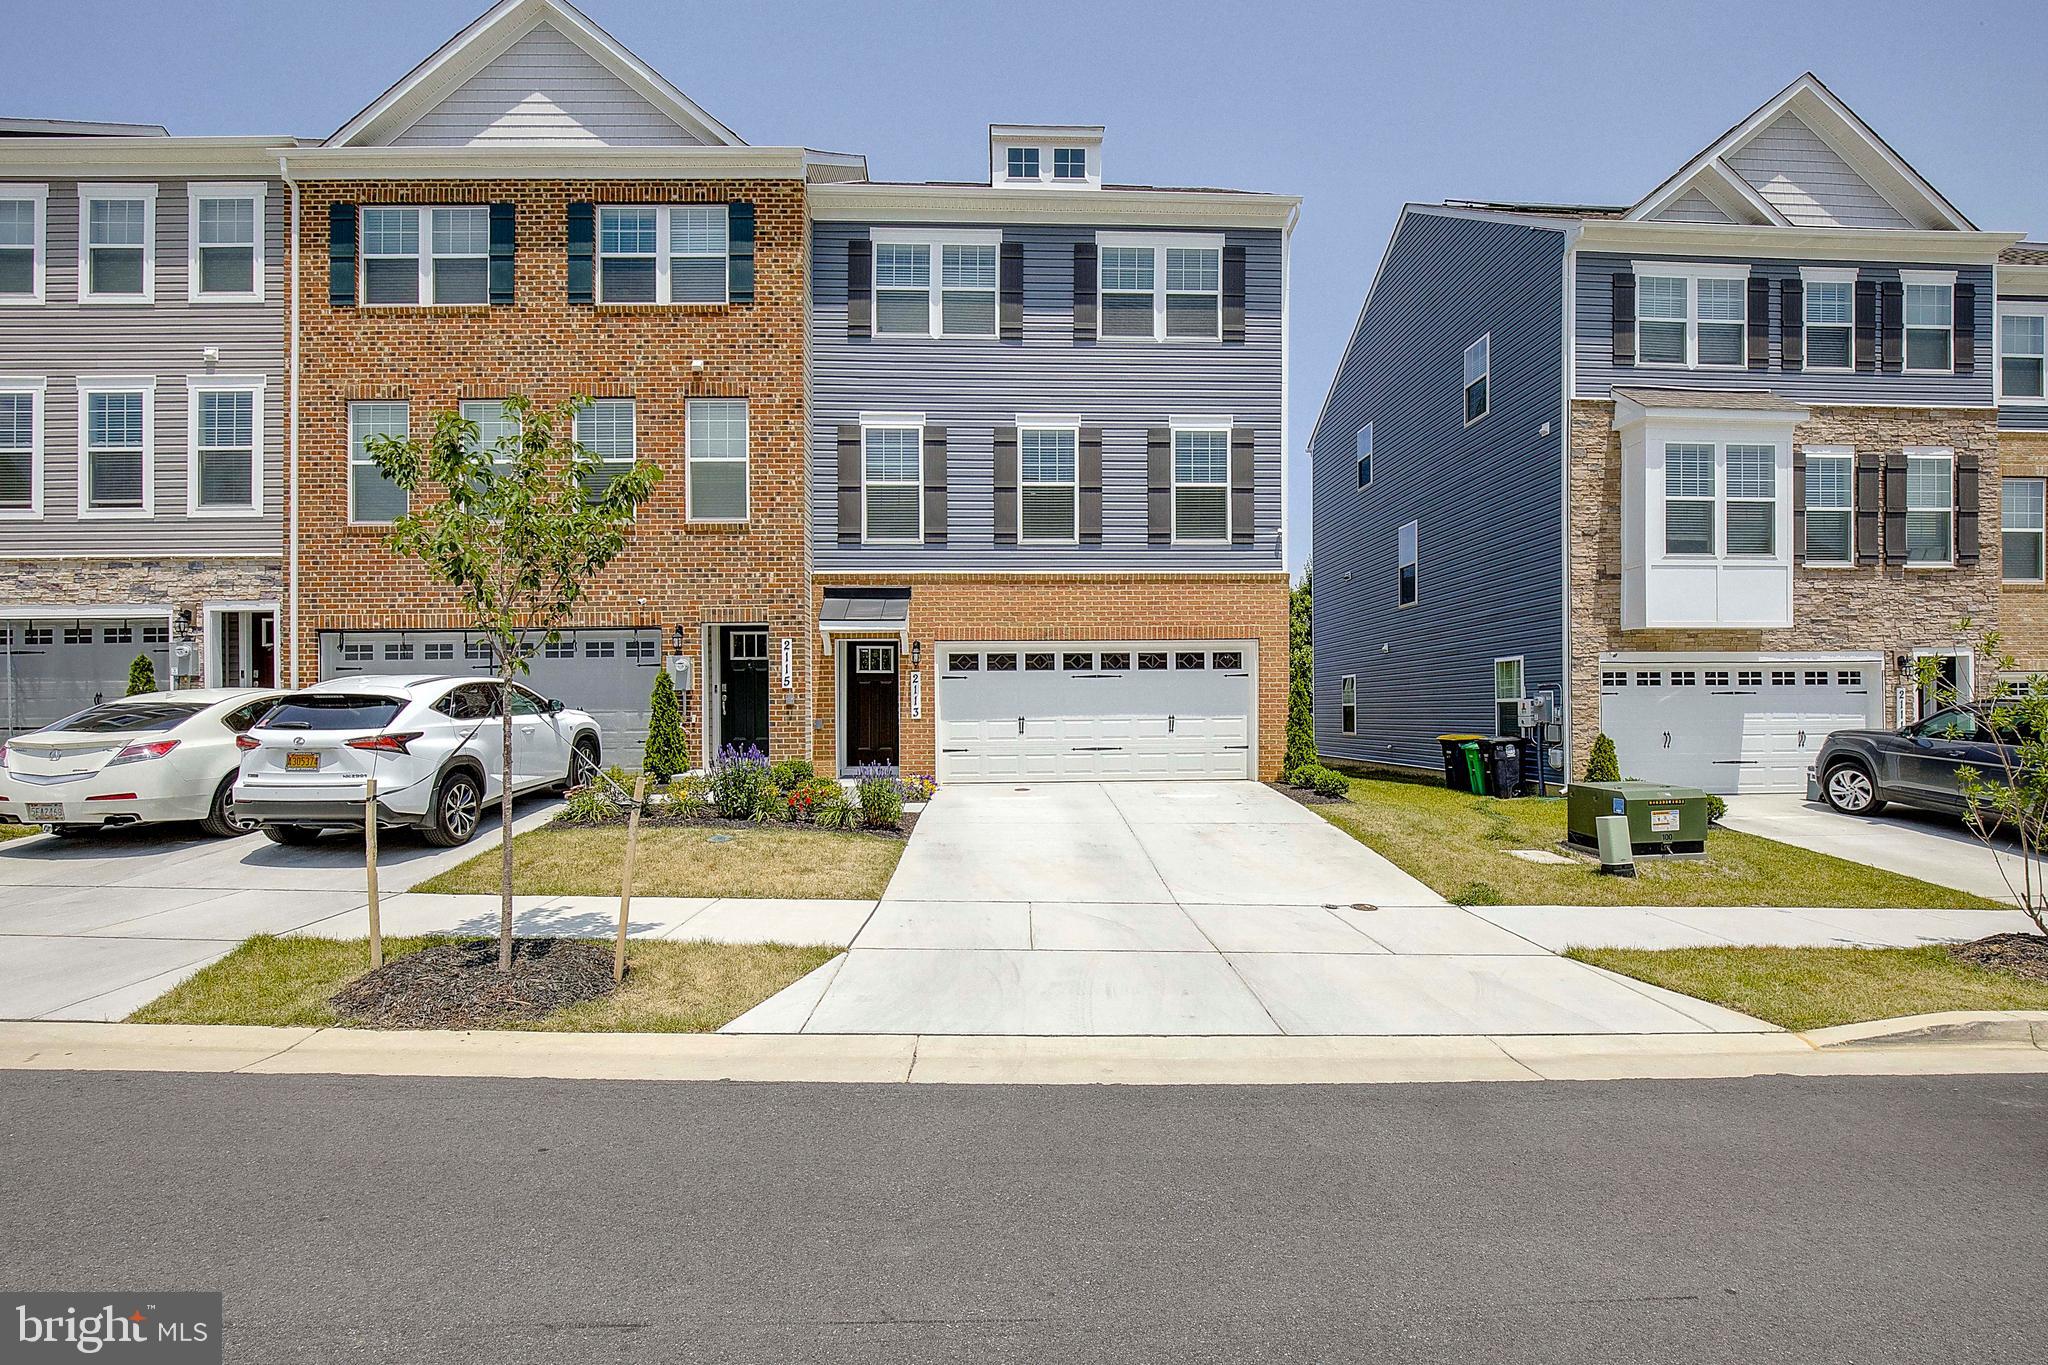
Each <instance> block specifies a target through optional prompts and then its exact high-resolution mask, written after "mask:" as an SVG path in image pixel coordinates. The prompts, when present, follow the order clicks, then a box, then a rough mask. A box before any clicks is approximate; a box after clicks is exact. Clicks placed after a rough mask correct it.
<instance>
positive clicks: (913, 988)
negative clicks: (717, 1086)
mask: <svg viewBox="0 0 2048 1365" xmlns="http://www.w3.org/2000/svg"><path fill="white" fill-rule="evenodd" d="M726 1027H727V1031H728V1032H747V1033H793V1032H805V1033H860V1034H873V1033H888V1034H903V1033H917V1034H1023V1035H1056V1036H1073V1035H1091V1034H1092V1035H1116V1034H1160V1035H1199V1034H1275V1033H1291V1034H1470V1033H1487V1034H1510V1033H1692V1032H1701V1033H1704V1032H1715V1031H1752V1030H1759V1029H1763V1028H1765V1027H1767V1026H1765V1025H1762V1024H1759V1023H1758V1022H1757V1021H1755V1020H1752V1019H1746V1018H1744V1017H1742V1016H1740V1015H1735V1014H1731V1013H1730V1012H1728V1011H1726V1010H1721V1009H1718V1008H1716V1007H1714V1006H1711V1005H1705V1004H1702V1003H1701V1002H1699V1001H1695V1000H1688V999H1685V998H1684V997H1681V996H1674V995H1670V994H1668V993H1667V992H1663V991H1658V990H1656V988H1654V987H1650V986H1646V985H1642V984H1640V983H1636V982H1625V981H1623V980H1622V979H1621V978H1619V977H1612V976H1609V975H1607V974H1606V973H1603V972H1599V971H1596V970H1595V969H1593V968H1591V967H1586V966H1582V965H1581V964H1579V963H1575V962H1570V961H1566V960H1565V959H1563V958H1559V957H1555V956H1552V955H1551V954H1550V952H1549V951H1548V950H1547V949H1545V948H1543V947H1542V946H1540V945H1538V944H1536V943H1533V942H1531V941H1530V940H1528V939H1526V938H1523V937H1521V936H1520V935H1518V934H1514V933H1511V932H1509V931H1508V930H1505V929H1503V928H1500V927H1499V926H1497V925H1493V924H1489V923H1487V922H1486V921H1485V920H1483V919H1480V918H1479V917H1478V916H1476V915H1473V914H1470V913H1469V912H1467V911H1465V910H1461V909H1459V908H1457V907H1456V906H1452V905H1450V904H1448V903H1447V902H1445V901H1444V900H1443V898H1442V897H1440V896H1438V895H1437V894H1436V893H1435V892H1433V891H1431V890H1430V889H1429V888H1428V887H1427V886H1425V885H1423V884H1422V883H1421V882H1419V881H1417V880H1416V879H1415V878H1413V877H1411V876H1409V875H1408V874H1407V873H1405V872H1402V871H1401V870H1400V869H1399V868H1397V867H1395V866H1394V865H1393V864H1392V863H1390V862H1388V861H1387V860H1386V859H1384V858H1382V857H1380V856H1379V855H1378V854H1376V853H1374V852H1373V851H1372V850H1371V849H1368V848H1366V847H1365V846H1364V845H1362V844H1360V843H1358V842H1357V841H1356V840H1354V839H1352V838H1351V837H1350V836H1349V835H1346V834H1345V833H1343V832H1342V831H1341V830H1338V829H1336V828H1335V827H1334V826H1332V825H1330V824H1329V823H1328V822H1327V821H1325V820H1323V819H1321V818H1320V817H1319V816H1317V815H1316V814H1315V813H1314V812H1312V811H1310V810H1307V809H1305V808H1304V807H1302V806H1301V805H1299V804H1297V803H1295V802H1294V801H1291V800H1289V799H1288V798H1287V797H1285V796H1283V795H1281V794H1280V793H1278V792H1275V791H1273V790H1272V789H1271V788H1268V787H1265V786H1261V785H1259V784H1257V783H1252V782H1190V783H1158V782H1132V783H1118V784H1101V785H1097V784H1090V783H1071V784H1056V785H1044V786H1008V785H988V786H965V787H949V788H947V789H946V790H944V791H941V792H940V793H939V794H938V795H937V796H936V797H935V798H934V800H933V801H932V804H931V805H930V806H929V807H928V808H927V809H926V811H925V813H924V814H923V816H922V817H920V819H919V821H918V826H917V831H916V833H915V835H914V836H913V837H912V839H911V842H910V847H909V849H908V850H906V851H905V853H904V855H903V861H902V862H901V863H899V864H898V865H897V869H896V875H895V877H894V878H893V879H892V880H891V882H890V883H889V888H888V891H887V893H886V894H885V895H884V897H883V899H882V902H881V904H880V905H878V906H877V907H876V909H875V913H874V914H873V916H871V917H870V918H869V920H868V922H867V924H866V925H865V926H863V927H862V929H861V931H860V932H859V933H858V934H857V935H856V936H855V937H854V940H853V944H852V947H851V949H850V950H849V951H848V952H847V953H846V955H845V956H843V957H841V958H837V959H835V960H834V961H832V962H830V963H827V964H826V965H825V966H823V967H821V968H819V969H818V970H817V971H816V972H813V973H812V974H811V975H810V976H808V977H805V978H804V979H803V980H802V981H799V982H797V983H796V984H794V985H792V986H790V987H789V988H788V989H787V990H785V991H783V992H782V993H781V994H779V995H777V996H775V997H773V998H772V999H770V1000H768V1001H765V1002H764V1003H762V1004H761V1005H759V1006H757V1007H756V1008H755V1009H753V1010H751V1011H749V1012H748V1013H747V1014H745V1015H742V1016H741V1017H740V1018H739V1019H736V1020H734V1021H733V1022H732V1023H731V1024H729V1025H727V1026H726Z"/></svg>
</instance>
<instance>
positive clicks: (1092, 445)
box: [1079, 427, 1102, 545]
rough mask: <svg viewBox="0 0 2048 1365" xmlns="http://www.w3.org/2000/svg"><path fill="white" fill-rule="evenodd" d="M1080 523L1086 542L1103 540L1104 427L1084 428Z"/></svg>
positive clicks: (1095, 543) (1095, 542)
mask: <svg viewBox="0 0 2048 1365" xmlns="http://www.w3.org/2000/svg"><path fill="white" fill-rule="evenodd" d="M1080 450H1081V466H1080V470H1079V473H1080V476H1081V478H1080V484H1081V526H1080V531H1081V535H1080V539H1081V543H1082V544H1083V545H1100V544H1101V543H1102V428H1101V427H1082V428H1081V447H1080Z"/></svg>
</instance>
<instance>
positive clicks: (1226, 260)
mask: <svg viewBox="0 0 2048 1365" xmlns="http://www.w3.org/2000/svg"><path fill="white" fill-rule="evenodd" d="M1223 339H1224V340H1225V341H1235V342H1241V341H1243V340H1244V248H1243V247H1241V246H1227V247H1224V248H1223Z"/></svg>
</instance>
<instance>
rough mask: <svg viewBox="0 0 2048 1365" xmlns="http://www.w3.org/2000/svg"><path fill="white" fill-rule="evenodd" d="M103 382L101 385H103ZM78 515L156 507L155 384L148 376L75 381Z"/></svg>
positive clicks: (117, 513)
mask: <svg viewBox="0 0 2048 1365" xmlns="http://www.w3.org/2000/svg"><path fill="white" fill-rule="evenodd" d="M102 385H103V386H102ZM78 397H79V405H78V415H79V424H80V426H81V428H82V431H81V433H80V440H79V448H80V449H81V450H82V451H83V452H84V459H83V460H82V461H81V462H80V465H79V470H78V482H79V488H78V506H79V515H80V516H82V517H91V516H130V517H132V516H148V515H149V514H150V513H151V512H153V511H155V510H156V490H155V488H154V487H153V486H152V485H153V484H154V482H155V479H154V477H153V475H154V465H155V457H154V453H153V452H152V451H151V449H150V441H151V433H152V428H153V426H154V425H155V420H156V388H155V385H154V384H152V383H149V382H147V381H132V380H131V381H112V380H108V381H101V385H96V386H94V387H87V386H86V385H85V384H84V383H83V382H81V383H80V384H79V391H78Z"/></svg>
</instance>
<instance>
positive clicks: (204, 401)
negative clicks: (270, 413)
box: [185, 375, 263, 517]
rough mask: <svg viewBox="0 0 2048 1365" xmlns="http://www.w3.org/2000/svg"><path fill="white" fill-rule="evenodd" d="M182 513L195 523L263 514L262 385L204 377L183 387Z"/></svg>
mask: <svg viewBox="0 0 2048 1365" xmlns="http://www.w3.org/2000/svg"><path fill="white" fill-rule="evenodd" d="M186 396H187V398H188V400H189V402H188V405H187V406H188V409H189V413H190V416H189V419H188V421H187V424H186V441H187V443H188V448H189V449H190V451H191V463H190V464H189V465H188V466H187V468H186V471H185V487H186V490H187V492H186V507H185V510H186V511H187V512H188V513H189V514H190V515H192V516H195V517H208V516H212V517H220V516H244V517H247V516H259V515H261V514H262V511H263V380H262V379H261V378H255V377H251V378H225V377H218V376H211V375H209V376H207V377H206V378H204V379H199V378H194V379H191V380H188V381H187V395H186Z"/></svg>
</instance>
